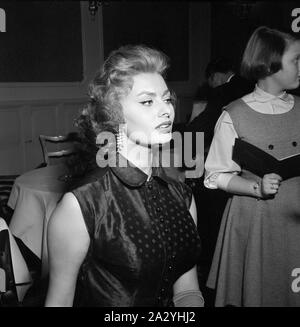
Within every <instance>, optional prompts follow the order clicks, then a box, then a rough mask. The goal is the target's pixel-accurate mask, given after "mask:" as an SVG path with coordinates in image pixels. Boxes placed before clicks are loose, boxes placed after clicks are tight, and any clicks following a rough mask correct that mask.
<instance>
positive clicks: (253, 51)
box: [240, 26, 296, 81]
mask: <svg viewBox="0 0 300 327" xmlns="http://www.w3.org/2000/svg"><path fill="white" fill-rule="evenodd" d="M294 41H296V38H294V37H293V36H292V35H290V34H288V33H284V32H281V31H279V30H276V29H271V28H268V27H266V26H261V27H258V28H257V29H256V30H255V31H254V32H253V34H252V35H251V37H250V39H249V41H248V43H247V46H246V48H245V51H244V54H243V58H242V62H241V69H240V72H241V75H242V76H243V77H245V78H247V79H250V80H255V81H257V80H259V79H262V78H265V77H267V76H270V75H272V74H275V73H276V72H278V71H279V70H280V69H281V68H282V64H281V61H282V56H283V54H284V52H285V51H286V49H287V48H288V47H289V45H290V44H291V43H293V42H294Z"/></svg>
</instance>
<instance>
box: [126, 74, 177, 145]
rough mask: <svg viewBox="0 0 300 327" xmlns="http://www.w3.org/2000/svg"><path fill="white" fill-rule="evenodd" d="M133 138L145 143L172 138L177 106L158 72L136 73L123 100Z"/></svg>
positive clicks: (160, 142) (150, 143)
mask: <svg viewBox="0 0 300 327" xmlns="http://www.w3.org/2000/svg"><path fill="white" fill-rule="evenodd" d="M120 103H121V105H122V108H123V114H124V119H125V123H126V133H127V136H128V137H129V139H130V140H132V141H133V142H139V144H141V145H143V146H148V145H155V144H164V143H167V142H169V141H170V140H171V136H172V124H173V120H174V107H173V105H172V102H171V95H170V91H169V89H168V87H167V85H166V83H165V80H164V79H163V77H162V76H161V75H160V74H157V73H141V74H138V75H136V76H134V77H133V87H132V89H131V91H130V92H129V94H128V95H127V96H125V97H124V98H123V99H121V101H120Z"/></svg>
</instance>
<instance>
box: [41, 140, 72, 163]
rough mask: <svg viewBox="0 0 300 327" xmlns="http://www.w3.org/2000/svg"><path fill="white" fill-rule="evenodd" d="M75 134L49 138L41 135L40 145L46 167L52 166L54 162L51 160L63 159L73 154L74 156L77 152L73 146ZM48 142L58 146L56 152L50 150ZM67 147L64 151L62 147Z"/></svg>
mask: <svg viewBox="0 0 300 327" xmlns="http://www.w3.org/2000/svg"><path fill="white" fill-rule="evenodd" d="M73 137H74V134H68V135H59V136H48V135H40V136H39V139H40V143H41V146H42V151H43V158H44V163H45V166H48V165H51V163H52V161H51V160H50V159H51V158H57V159H59V158H63V157H66V156H69V155H71V154H74V152H75V150H74V148H73V146H72V141H73V140H74V139H73ZM48 142H50V143H53V144H56V145H57V149H56V150H49V147H50V144H48ZM63 144H64V145H65V146H66V148H65V149H62V148H61V145H63Z"/></svg>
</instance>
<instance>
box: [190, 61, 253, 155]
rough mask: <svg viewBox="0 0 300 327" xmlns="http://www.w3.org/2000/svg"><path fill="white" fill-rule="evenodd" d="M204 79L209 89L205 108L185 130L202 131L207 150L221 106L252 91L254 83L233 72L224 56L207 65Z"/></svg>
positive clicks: (230, 64) (231, 65)
mask: <svg viewBox="0 0 300 327" xmlns="http://www.w3.org/2000/svg"><path fill="white" fill-rule="evenodd" d="M206 79H207V83H208V85H209V86H210V88H211V89H210V92H209V95H208V99H207V105H206V107H205V110H204V111H203V112H202V113H201V114H200V115H198V116H197V117H196V118H195V119H194V120H193V121H191V122H190V123H189V124H188V125H187V126H186V129H185V131H190V132H204V147H205V149H206V150H208V148H209V145H210V143H211V140H212V138H213V134H214V127H215V124H216V122H217V120H218V118H219V116H220V115H221V113H222V108H223V107H224V106H226V105H228V104H229V103H230V102H232V101H233V100H236V99H238V98H241V97H242V96H244V95H245V94H247V93H250V92H252V91H253V89H254V86H255V85H254V83H251V82H249V81H247V80H245V79H244V78H242V77H241V76H239V75H238V74H237V73H235V69H234V65H233V64H232V63H231V62H230V61H229V60H228V59H226V58H219V59H217V60H213V61H211V62H210V63H209V64H208V65H207V68H206Z"/></svg>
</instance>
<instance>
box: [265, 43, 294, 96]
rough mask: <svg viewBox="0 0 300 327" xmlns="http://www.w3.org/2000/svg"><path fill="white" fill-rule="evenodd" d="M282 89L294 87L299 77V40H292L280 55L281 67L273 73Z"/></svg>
mask: <svg viewBox="0 0 300 327" xmlns="http://www.w3.org/2000/svg"><path fill="white" fill-rule="evenodd" d="M272 77H273V78H274V81H275V82H276V83H277V84H278V86H279V87H280V88H281V89H282V90H289V89H295V88H297V87H298V86H299V79H300V41H296V42H293V43H292V44H291V45H290V46H289V47H288V48H287V50H286V51H285V53H284V54H283V56H282V69H280V70H279V71H278V72H277V73H275V74H273V75H272Z"/></svg>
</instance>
